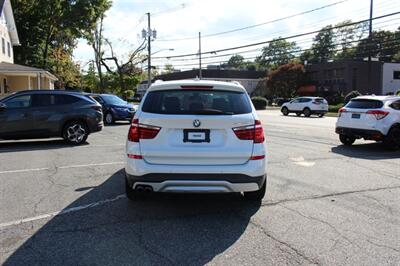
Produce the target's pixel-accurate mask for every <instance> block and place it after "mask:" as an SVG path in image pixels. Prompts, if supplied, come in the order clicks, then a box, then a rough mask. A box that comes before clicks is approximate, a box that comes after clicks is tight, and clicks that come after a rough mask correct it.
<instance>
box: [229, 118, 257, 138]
mask: <svg viewBox="0 0 400 266" xmlns="http://www.w3.org/2000/svg"><path fill="white" fill-rule="evenodd" d="M233 132H235V135H236V137H238V139H241V140H253V142H254V143H263V142H264V140H265V137H264V129H263V128H262V125H261V121H260V120H256V121H255V122H254V125H249V126H243V127H235V128H233Z"/></svg>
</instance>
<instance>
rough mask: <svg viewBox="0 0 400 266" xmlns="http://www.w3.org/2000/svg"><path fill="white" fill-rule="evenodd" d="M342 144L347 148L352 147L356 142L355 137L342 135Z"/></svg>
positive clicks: (340, 137) (340, 136)
mask: <svg viewBox="0 0 400 266" xmlns="http://www.w3.org/2000/svg"><path fill="white" fill-rule="evenodd" d="M339 139H340V142H342V143H343V144H344V145H346V146H351V145H352V144H353V143H354V141H356V138H355V137H352V136H349V135H344V134H340V135H339Z"/></svg>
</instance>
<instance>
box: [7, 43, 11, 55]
mask: <svg viewBox="0 0 400 266" xmlns="http://www.w3.org/2000/svg"><path fill="white" fill-rule="evenodd" d="M7 54H8V57H11V44H10V42H7Z"/></svg>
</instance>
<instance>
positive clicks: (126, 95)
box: [123, 90, 135, 99]
mask: <svg viewBox="0 0 400 266" xmlns="http://www.w3.org/2000/svg"><path fill="white" fill-rule="evenodd" d="M134 94H135V92H134V91H133V90H126V91H125V92H124V93H123V95H124V98H125V99H130V98H132V97H133V95H134Z"/></svg>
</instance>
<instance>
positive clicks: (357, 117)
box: [351, 114, 361, 119]
mask: <svg viewBox="0 0 400 266" xmlns="http://www.w3.org/2000/svg"><path fill="white" fill-rule="evenodd" d="M360 117H361V115H360V114H351V118H354V119H360Z"/></svg>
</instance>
